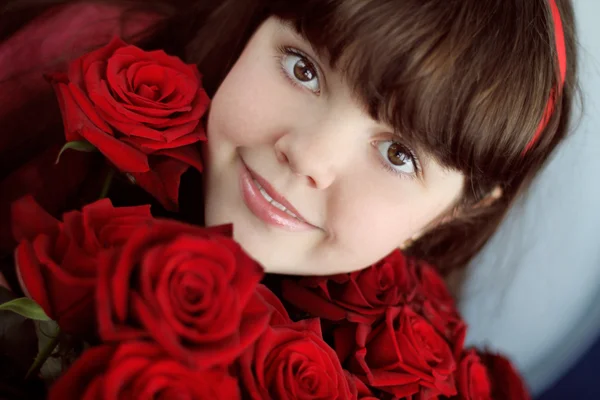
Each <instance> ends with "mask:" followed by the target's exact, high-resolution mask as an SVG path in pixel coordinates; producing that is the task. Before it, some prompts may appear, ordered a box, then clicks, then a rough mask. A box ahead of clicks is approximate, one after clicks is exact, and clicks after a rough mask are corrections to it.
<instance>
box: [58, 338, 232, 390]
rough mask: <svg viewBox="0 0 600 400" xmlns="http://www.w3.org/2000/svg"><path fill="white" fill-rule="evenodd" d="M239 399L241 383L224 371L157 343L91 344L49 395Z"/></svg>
mask: <svg viewBox="0 0 600 400" xmlns="http://www.w3.org/2000/svg"><path fill="white" fill-rule="evenodd" d="M239 398H240V394H239V388H238V383H237V381H236V379H235V378H232V377H231V376H230V375H229V374H228V373H227V372H226V371H225V370H222V369H212V370H202V371H197V370H193V369H190V368H188V367H187V366H186V365H184V364H181V363H179V362H178V361H177V360H174V359H172V358H170V357H169V356H168V355H167V354H166V353H165V352H164V351H163V350H162V349H161V348H160V346H158V345H156V344H155V343H152V342H128V343H123V344H121V345H119V346H110V345H103V346H99V347H92V348H91V349H89V350H87V351H86V352H85V353H84V354H83V355H82V356H81V357H80V358H79V359H78V360H77V361H76V362H75V363H74V364H73V365H72V366H71V367H70V368H69V369H68V370H67V372H66V373H65V374H64V375H63V376H62V377H61V378H60V379H59V380H58V381H57V382H56V383H55V384H54V385H53V386H51V388H50V393H49V396H48V399H49V400H65V399H111V400H112V399H114V400H119V399H123V400H130V399H140V400H144V399H153V400H160V399H164V400H171V399H194V400H214V399H232V400H235V399H239Z"/></svg>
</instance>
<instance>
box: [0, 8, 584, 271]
mask: <svg viewBox="0 0 600 400" xmlns="http://www.w3.org/2000/svg"><path fill="white" fill-rule="evenodd" d="M1 4H2V9H1V13H0V18H1V20H2V24H1V27H0V38H1V40H2V41H3V43H2V44H1V45H0V66H1V68H0V82H2V85H3V86H5V89H4V90H3V91H2V92H3V94H2V96H3V97H0V104H1V105H2V107H0V110H1V111H0V120H1V121H2V124H1V126H2V127H3V128H2V129H3V131H2V138H1V141H0V152H1V153H2V154H1V155H2V157H1V159H2V160H1V164H0V166H1V171H0V173H1V175H2V176H1V177H2V179H4V181H3V183H2V195H1V196H2V197H3V199H2V207H3V209H2V212H5V213H6V211H5V210H7V206H6V205H7V204H9V203H10V200H11V199H13V198H16V197H19V196H21V195H23V194H24V193H28V192H33V193H35V194H38V195H39V194H40V193H42V192H44V193H46V192H47V190H45V191H42V190H39V188H32V187H31V186H34V184H32V183H25V182H19V187H15V185H14V182H15V179H16V178H14V177H15V176H22V175H18V173H19V171H22V170H23V168H24V167H23V165H26V163H27V162H29V164H28V165H29V166H31V165H36V168H40V165H44V164H43V162H40V163H38V164H35V162H34V161H31V160H32V157H34V156H37V157H38V158H39V157H42V156H43V154H44V153H43V152H44V150H45V149H47V148H48V146H51V145H53V144H55V143H60V141H61V139H62V140H64V139H63V138H62V137H61V136H60V135H61V134H62V132H61V130H60V125H59V124H60V116H59V114H58V111H57V110H56V109H55V108H54V107H55V106H54V105H52V104H53V102H52V101H53V98H52V97H53V95H52V93H51V89H50V87H49V86H47V84H45V82H43V81H42V80H41V78H37V77H39V76H41V72H45V71H47V70H55V69H56V68H58V66H59V65H60V63H61V62H65V61H68V60H69V59H71V58H73V57H75V56H77V55H79V54H80V53H83V52H85V51H89V50H90V48H93V47H97V46H100V45H103V44H105V43H106V38H107V37H110V36H112V35H115V34H119V35H121V36H123V37H124V38H125V39H126V40H127V41H129V42H136V43H137V44H138V45H140V46H141V47H144V48H147V49H152V48H162V49H165V50H166V51H167V52H168V53H170V54H174V55H177V56H180V57H181V58H183V59H184V60H185V61H186V62H188V63H197V64H198V66H199V70H200V71H201V72H202V74H203V75H204V86H205V88H206V90H207V92H208V94H209V96H210V97H211V98H212V103H211V108H210V111H209V113H208V117H207V119H206V129H207V135H208V138H209V140H208V141H207V145H206V146H205V148H204V149H203V150H204V155H205V165H206V171H205V173H204V193H205V195H204V203H205V204H204V219H205V223H206V224H207V225H216V224H222V223H229V222H232V223H233V224H234V226H235V236H236V239H237V240H238V241H239V242H240V243H241V244H242V246H243V247H244V248H245V249H246V250H247V251H248V252H249V253H250V254H251V255H252V256H254V257H255V258H256V259H257V260H258V261H260V262H261V264H262V265H263V266H264V267H265V269H266V270H267V271H268V272H276V273H285V274H297V275H325V274H334V273H339V272H349V271H354V270H359V269H362V268H365V267H366V266H368V265H370V264H371V263H373V262H375V261H377V260H379V259H380V258H382V257H383V256H385V255H386V254H388V253H389V252H390V251H391V250H393V249H394V248H397V247H401V248H403V249H404V250H405V251H406V252H407V253H409V254H411V255H413V256H416V257H418V258H422V259H425V260H427V261H429V262H431V263H433V264H434V265H437V266H438V267H439V268H440V269H443V270H452V269H456V268H459V267H462V266H464V265H465V264H466V263H467V262H468V261H469V260H470V259H471V258H472V257H473V256H474V255H475V254H476V253H477V252H478V250H479V249H480V248H481V247H482V246H483V245H484V244H485V243H486V241H487V240H488V239H489V237H490V236H491V235H492V234H493V232H494V230H495V229H496V227H497V225H498V223H499V222H500V220H501V219H502V217H503V216H504V214H505V213H506V210H507V209H508V207H509V206H510V205H511V203H512V202H513V201H514V199H515V197H516V196H517V195H518V194H519V193H521V192H522V191H523V190H524V189H526V188H527V185H528V184H529V182H530V181H531V180H532V178H533V177H534V176H535V175H536V173H537V172H538V171H539V170H540V168H541V167H542V166H543V164H544V162H545V161H546V160H547V159H548V157H549V156H550V154H551V153H552V152H553V151H554V149H556V147H557V146H558V144H559V143H560V142H561V141H562V139H563V138H564V137H565V136H566V134H567V130H568V125H569V119H570V114H571V103H572V99H573V97H574V92H575V87H576V72H577V66H576V63H575V60H576V54H575V36H574V20H573V11H572V6H571V3H570V1H568V0H527V1H525V0H514V1H480V0H463V1H454V2H448V1H441V0H428V1H422V0H419V1H416V0H402V1H398V0H368V1H367V0H343V1H342V0H339V1H330V0H328V1H323V0H306V1H302V2H290V1H280V0H246V1H241V0H220V1H212V0H195V1H189V0H177V1H144V2H141V1H140V2H139V3H136V2H131V1H112V2H105V3H100V2H79V1H77V2H74V1H72V2H69V1H61V2H48V1H45V2H39V4H36V2H31V1H28V2H23V1H19V0H8V1H3V2H2V3H1ZM32 115H36V118H35V119H32V118H31V116H32ZM57 126H58V129H57ZM17 132H18V133H17ZM32 162H33V163H34V164H31V163H32ZM25 168H26V167H25ZM92 171H93V168H92ZM43 173H44V174H46V175H44V179H43V180H42V179H40V181H43V182H46V183H44V185H45V188H46V189H47V188H48V187H50V185H51V183H48V182H51V179H55V180H56V182H61V186H62V189H64V190H62V191H61V190H58V189H56V186H54V188H55V189H54V190H53V193H52V196H53V198H52V199H46V200H43V199H41V200H40V201H41V202H42V203H44V201H46V203H52V204H54V205H55V207H54V210H55V211H59V209H60V208H61V207H65V205H66V204H67V203H66V200H65V199H67V198H69V195H72V188H73V187H77V186H78V184H79V182H80V181H83V180H85V179H86V178H85V174H84V173H83V172H81V171H78V172H77V173H76V174H74V171H72V170H68V171H63V174H64V175H61V172H60V171H59V172H56V171H54V172H49V171H48V170H44V172H43ZM52 174H53V175H52ZM50 175H52V176H50ZM67 175H68V176H69V177H70V178H69V179H70V181H69V182H65V181H64V177H65V176H67ZM74 181H77V182H74ZM184 183H185V186H188V187H187V189H186V187H184V188H183V190H184V191H185V190H189V191H191V192H193V189H194V188H197V187H199V186H200V185H201V182H200V181H199V178H198V177H197V176H193V177H191V178H189V179H187V181H186V182H184ZM8 188H10V190H9V189H8ZM190 196H191V195H190ZM183 198H185V196H183V195H182V203H183V205H182V207H183V210H182V215H186V213H188V214H193V213H194V211H197V210H198V208H199V207H201V206H200V204H199V203H193V202H192V201H184V200H183ZM189 198H192V197H189ZM190 203H193V204H191V205H190ZM46 206H47V208H50V209H53V208H52V207H48V204H46ZM5 215H6V214H5ZM3 221H6V219H4V218H3Z"/></svg>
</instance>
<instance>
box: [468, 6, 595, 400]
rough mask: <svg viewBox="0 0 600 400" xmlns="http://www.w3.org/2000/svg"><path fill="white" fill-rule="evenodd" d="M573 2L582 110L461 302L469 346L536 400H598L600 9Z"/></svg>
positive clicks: (475, 270) (478, 262)
mask: <svg viewBox="0 0 600 400" xmlns="http://www.w3.org/2000/svg"><path fill="white" fill-rule="evenodd" d="M572 1H573V3H574V6H575V12H576V18H577V22H578V35H579V42H580V49H579V50H580V54H579V58H580V68H581V70H580V72H581V75H580V81H581V89H582V92H583V93H582V97H583V108H581V107H580V105H578V107H577V108H578V110H579V118H576V119H575V121H574V122H575V124H574V126H573V133H572V136H571V137H570V138H569V139H568V141H567V142H566V143H565V144H564V146H563V147H562V148H561V149H560V151H559V152H558V153H557V154H556V156H555V157H554V158H553V160H552V161H551V162H550V164H549V165H548V166H547V168H545V170H544V172H543V173H542V174H541V176H540V177H539V179H538V180H537V181H536V182H535V184H534V187H533V188H532V190H531V192H530V193H528V194H527V196H526V197H525V198H523V199H521V201H520V202H519V203H518V204H517V206H516V207H514V209H513V210H512V212H511V213H510V215H509V218H508V219H507V220H506V221H505V223H504V224H503V226H502V227H501V229H500V231H499V232H498V234H497V235H496V236H495V237H494V239H493V240H492V241H491V242H490V243H489V245H488V246H487V247H486V248H485V250H484V251H483V252H482V254H481V255H480V256H479V257H478V258H477V259H475V260H474V261H473V263H472V264H471V265H470V267H469V268H468V269H467V273H466V277H465V278H463V279H464V285H463V286H462V290H461V294H460V296H459V299H460V307H461V310H462V312H463V314H464V316H465V318H466V319H467V321H468V322H469V323H470V325H471V329H470V332H469V335H468V339H467V340H468V342H469V343H471V344H477V345H478V346H483V347H487V348H490V349H493V350H498V351H501V352H503V353H505V354H507V355H508V356H509V357H511V359H512V360H514V361H515V363H516V364H517V367H518V368H519V369H520V371H521V372H522V373H523V374H524V376H525V378H526V380H527V382H528V384H529V386H530V388H531V389H532V391H533V394H534V396H536V398H539V399H540V400H549V399H583V400H585V399H600V389H599V388H600V384H599V383H598V382H597V379H598V378H600V372H596V371H599V370H600V368H599V366H600V342H597V341H598V338H599V337H600V1H598V0H572Z"/></svg>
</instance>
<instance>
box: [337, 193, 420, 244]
mask: <svg viewBox="0 0 600 400" xmlns="http://www.w3.org/2000/svg"><path fill="white" fill-rule="evenodd" d="M354 193H365V192H364V191H355V192H354ZM330 210H331V211H330V218H331V219H330V223H331V224H332V228H333V231H335V232H336V236H337V238H336V240H337V241H338V242H339V244H340V245H342V246H343V247H344V248H348V249H352V248H360V249H362V250H361V251H366V252H369V253H381V254H384V253H387V252H389V251H391V250H392V249H393V248H395V247H398V246H400V245H401V244H402V243H403V242H404V241H406V240H407V239H408V238H410V237H411V236H413V235H414V234H415V233H417V232H418V230H419V229H420V228H421V227H422V226H423V225H424V224H423V223H422V217H420V216H418V217H416V216H415V215H418V213H417V210H415V209H414V206H410V205H408V204H404V203H402V202H401V201H398V202H395V203H389V202H387V201H382V197H378V196H373V195H372V193H365V194H364V195H361V196H356V195H355V196H353V197H351V198H349V199H348V198H346V200H343V198H340V201H338V202H336V203H335V204H331V208H330Z"/></svg>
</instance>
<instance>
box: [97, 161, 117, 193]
mask: <svg viewBox="0 0 600 400" xmlns="http://www.w3.org/2000/svg"><path fill="white" fill-rule="evenodd" d="M114 176H115V169H114V168H110V169H109V170H108V173H107V174H106V178H105V179H104V185H102V191H101V192H100V197H98V199H103V198H105V197H106V195H107V194H108V190H109V189H110V184H111V183H112V180H113V177H114Z"/></svg>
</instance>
